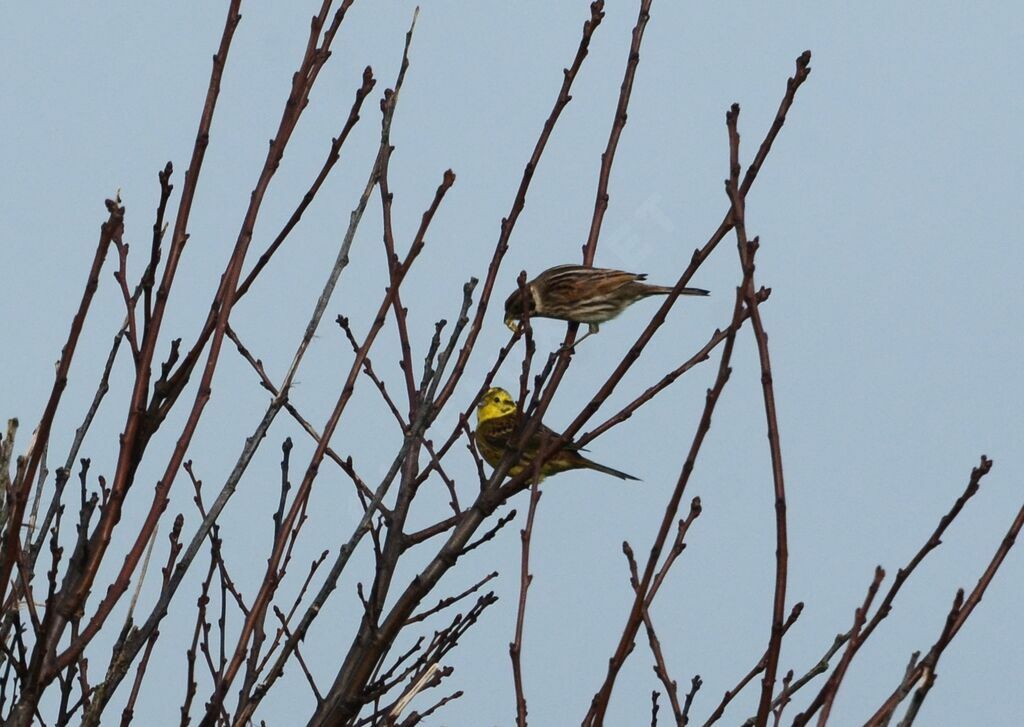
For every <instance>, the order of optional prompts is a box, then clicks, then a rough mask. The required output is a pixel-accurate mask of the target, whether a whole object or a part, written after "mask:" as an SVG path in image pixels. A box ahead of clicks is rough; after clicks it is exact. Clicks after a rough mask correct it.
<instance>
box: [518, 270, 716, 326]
mask: <svg viewBox="0 0 1024 727" xmlns="http://www.w3.org/2000/svg"><path fill="white" fill-rule="evenodd" d="M646 279H647V275H646V274H643V273H627V272H625V271H623V270H611V269H609V268H588V267H584V266H583V265H558V266H557V267H553V268H548V269H547V270H545V271H544V272H543V273H541V274H540V275H538V276H537V277H536V278H534V279H533V280H531V281H530V282H529V283H527V284H526V285H525V287H524V289H523V290H516V291H515V292H513V293H512V295H510V296H509V297H508V299H507V300H506V301H505V325H506V326H508V327H509V328H510V329H511V330H512V331H515V330H517V329H518V326H519V321H521V320H522V319H523V318H524V317H525V316H526V315H527V314H528V315H529V316H530V317H531V318H557V319H559V320H563V321H575V322H577V323H586V324H588V325H589V326H590V330H589V332H588V333H587V334H586V335H587V336H589V335H591V334H593V333H597V331H598V328H599V326H600V325H601V324H602V323H604V322H605V321H610V320H611V319H612V318H614V317H615V316H617V315H619V313H621V312H622V311H624V310H626V308H628V307H629V306H631V305H633V303H635V302H637V301H638V300H640V299H641V298H647V297H649V296H652V295H668V294H669V293H671V292H672V288H671V287H669V286H664V285H649V284H647V283H645V282H643V281H644V280H646ZM679 294H680V295H708V291H706V290H704V289H703V288H682V289H680V291H679ZM583 338H586V336H584V337H583ZM583 338H581V339H580V341H582V340H583ZM577 343H579V341H577Z"/></svg>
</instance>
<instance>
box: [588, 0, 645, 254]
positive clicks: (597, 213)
mask: <svg viewBox="0 0 1024 727" xmlns="http://www.w3.org/2000/svg"><path fill="white" fill-rule="evenodd" d="M651 2H652V0H641V2H640V14H639V16H638V17H637V19H636V25H635V26H634V27H633V37H632V41H631V42H630V45H629V57H628V59H627V60H626V70H625V73H624V74H623V77H622V85H621V86H620V87H619V100H618V103H617V104H616V106H615V118H614V120H613V121H612V128H611V131H610V132H609V133H608V144H607V146H605V150H604V152H603V153H602V154H601V171H600V172H599V173H598V178H597V198H596V199H595V200H594V216H593V218H592V219H591V221H590V233H589V234H588V235H587V241H586V243H585V244H584V245H583V264H584V265H586V266H588V267H589V266H591V265H593V264H594V255H595V254H596V253H597V239H598V237H599V236H600V234H601V223H602V222H604V213H605V211H606V210H607V209H608V182H609V181H610V179H611V172H612V162H613V161H614V160H615V150H616V149H618V146H619V138H620V137H621V136H622V130H623V129H624V128H625V127H626V110H627V109H628V108H629V97H630V95H631V94H632V92H633V79H634V78H635V77H636V69H637V66H639V65H640V43H641V42H642V41H643V38H644V30H646V28H647V21H648V20H650V18H651Z"/></svg>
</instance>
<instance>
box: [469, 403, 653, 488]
mask: <svg viewBox="0 0 1024 727" xmlns="http://www.w3.org/2000/svg"><path fill="white" fill-rule="evenodd" d="M519 420H520V417H519V409H518V407H517V406H516V402H515V401H514V400H513V399H512V396H511V395H510V394H509V393H508V392H507V391H505V390H504V389H499V388H497V387H494V388H492V389H488V390H487V393H486V394H484V395H483V398H482V399H480V404H479V405H478V406H477V409H476V448H477V449H478V450H479V451H480V454H481V455H483V458H484V459H485V460H486V461H487V464H489V465H490V466H491V467H497V466H498V463H499V462H501V459H502V457H503V456H504V455H505V452H506V450H507V449H508V448H509V447H511V446H513V445H514V444H515V442H514V441H513V438H514V437H515V434H516V431H517V429H518V427H519ZM557 438H558V434H557V433H556V432H554V431H552V430H551V429H548V428H547V427H545V426H544V425H543V424H541V425H540V427H539V428H538V430H537V431H536V432H535V433H534V434H533V435H532V436H531V437H530V439H529V441H527V442H526V445H525V446H524V447H523V453H522V455H521V456H520V458H519V461H518V462H514V463H513V464H512V466H511V467H509V470H508V473H509V475H510V476H512V477H515V476H516V475H518V474H519V473H520V472H522V471H523V470H529V469H530V466H531V463H532V462H533V458H534V457H535V456H537V453H538V451H539V450H540V448H541V446H542V443H543V442H542V440H547V441H549V442H553V441H554V440H556V439H557ZM579 450H580V448H579V446H577V445H576V444H575V443H573V442H568V443H566V445H565V446H564V447H563V448H562V449H561V450H560V451H558V452H557V453H556V454H554V455H552V456H551V457H550V458H549V459H548V460H547V462H544V463H543V464H542V465H541V466H540V475H541V479H543V478H545V477H547V476H548V475H555V474H558V473H559V472H565V471H566V470H578V469H590V470H596V471H598V472H604V473H605V474H607V475H612V476H613V477H618V478H619V479H620V480H636V479H639V478H637V477H634V476H633V475H628V474H626V473H625V472H620V471H619V470H616V469H612V468H611V467H605V466H604V465H603V464H598V463H597V462H592V461H591V460H589V459H587V458H586V457H584V456H583V455H582V454H580V453H579Z"/></svg>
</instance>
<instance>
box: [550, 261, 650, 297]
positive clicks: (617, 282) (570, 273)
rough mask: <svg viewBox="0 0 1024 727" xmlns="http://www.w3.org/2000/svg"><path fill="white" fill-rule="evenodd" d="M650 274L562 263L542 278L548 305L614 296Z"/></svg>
mask: <svg viewBox="0 0 1024 727" xmlns="http://www.w3.org/2000/svg"><path fill="white" fill-rule="evenodd" d="M645 277H647V276H646V275H638V274H636V273H628V272H626V271H624V270H610V269H607V268H585V267H583V266H581V265H562V266H559V267H558V268H552V269H551V270H549V271H548V272H547V273H545V274H544V276H542V279H539V280H538V284H539V285H540V286H541V291H540V294H541V298H542V299H543V300H544V301H545V302H546V303H548V305H554V306H557V305H558V304H559V303H561V302H570V301H579V300H581V299H584V298H600V297H602V296H606V295H610V294H612V293H614V292H615V291H616V290H618V289H619V288H621V287H622V286H623V285H628V284H629V283H634V282H637V281H640V280H643V279H644V278H645Z"/></svg>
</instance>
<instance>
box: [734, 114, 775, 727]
mask: <svg viewBox="0 0 1024 727" xmlns="http://www.w3.org/2000/svg"><path fill="white" fill-rule="evenodd" d="M739 111H740V108H739V105H738V104H733V106H732V109H731V110H730V111H729V113H727V114H726V125H727V127H728V130H729V181H728V182H727V183H726V191H727V192H728V195H729V199H730V201H731V202H732V219H733V229H734V230H735V231H736V245H737V248H738V249H739V256H740V263H741V264H742V266H743V269H744V279H745V281H746V282H745V286H744V291H743V294H744V297H745V300H746V305H747V309H748V310H749V311H750V322H751V326H752V328H753V331H754V339H755V341H756V342H757V353H758V358H759V360H760V364H761V391H762V394H763V397H764V413H765V419H766V420H767V425H768V444H769V449H770V451H771V461H772V482H773V484H774V488H775V596H774V598H773V599H772V629H771V636H770V637H769V640H768V658H767V661H766V663H765V669H764V676H763V677H762V679H761V699H760V702H759V703H758V707H757V716H756V717H755V724H756V725H757V727H767V725H768V717H769V716H770V712H771V702H772V694H773V693H774V691H775V676H776V672H777V671H778V667H779V653H780V652H781V650H782V635H783V620H784V619H785V615H786V580H787V573H788V561H789V547H788V541H787V534H786V487H785V477H784V475H783V470H782V448H781V445H780V443H779V422H778V415H777V413H776V409H775V388H774V386H773V383H772V366H771V357H770V356H769V353H768V335H767V334H766V333H765V330H764V325H763V323H762V322H761V313H760V310H759V308H758V306H759V304H760V301H759V300H758V298H757V295H756V294H755V293H754V251H755V250H756V249H757V242H758V241H757V238H756V237H755V238H754V239H753V240H752V241H750V242H748V241H747V229H746V220H745V205H746V199H745V197H744V196H743V195H742V194H741V193H740V186H739V180H740V164H739V147H740V136H739V132H738V130H737V128H736V124H737V120H738V117H739Z"/></svg>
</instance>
